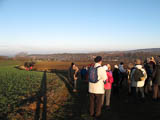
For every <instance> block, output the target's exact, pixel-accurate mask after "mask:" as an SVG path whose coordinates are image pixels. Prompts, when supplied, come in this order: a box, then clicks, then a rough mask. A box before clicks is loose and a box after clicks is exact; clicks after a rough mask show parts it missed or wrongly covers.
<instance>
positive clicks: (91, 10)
mask: <svg viewBox="0 0 160 120" xmlns="http://www.w3.org/2000/svg"><path fill="white" fill-rule="evenodd" d="M157 47H160V0H0V54H2V53H3V54H8V53H12V54H15V53H17V52H21V51H26V52H28V53H56V52H91V51H107V50H130V49H139V48H157Z"/></svg>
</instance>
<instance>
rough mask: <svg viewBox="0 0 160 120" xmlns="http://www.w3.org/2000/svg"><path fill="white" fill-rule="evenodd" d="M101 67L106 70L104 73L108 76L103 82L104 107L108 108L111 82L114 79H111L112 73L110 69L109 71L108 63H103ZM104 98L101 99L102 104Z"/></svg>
mask: <svg viewBox="0 0 160 120" xmlns="http://www.w3.org/2000/svg"><path fill="white" fill-rule="evenodd" d="M103 68H104V69H105V70H106V74H107V77H108V78H107V80H106V82H105V84H104V89H105V98H106V101H105V108H106V110H110V97H111V89H112V83H113V81H114V79H113V75H112V71H111V65H110V64H107V66H106V65H104V66H103ZM105 98H104V99H105ZM104 99H103V100H102V104H104Z"/></svg>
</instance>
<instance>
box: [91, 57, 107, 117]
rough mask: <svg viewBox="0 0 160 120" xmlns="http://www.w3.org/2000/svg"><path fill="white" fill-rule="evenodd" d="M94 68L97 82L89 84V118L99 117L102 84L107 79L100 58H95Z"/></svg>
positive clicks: (102, 91)
mask: <svg viewBox="0 0 160 120" xmlns="http://www.w3.org/2000/svg"><path fill="white" fill-rule="evenodd" d="M94 61H95V65H94V68H97V67H98V68H97V76H98V82H96V83H91V82H89V94H90V95H89V96H90V116H94V115H95V117H99V116H100V115H101V107H102V96H103V95H104V92H105V90H104V82H105V80H106V79H107V74H106V71H105V69H104V68H103V67H101V64H102V57H101V56H97V57H96V58H95V59H94Z"/></svg>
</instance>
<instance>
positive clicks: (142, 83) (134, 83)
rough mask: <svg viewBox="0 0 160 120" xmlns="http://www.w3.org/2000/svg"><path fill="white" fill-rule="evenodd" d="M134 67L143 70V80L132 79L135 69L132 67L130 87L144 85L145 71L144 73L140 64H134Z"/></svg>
mask: <svg viewBox="0 0 160 120" xmlns="http://www.w3.org/2000/svg"><path fill="white" fill-rule="evenodd" d="M135 68H137V69H140V70H141V71H142V72H143V75H144V77H143V80H141V81H135V80H134V77H133V74H134V72H135V69H133V70H132V71H131V86H132V87H144V83H145V80H146V79H147V73H146V71H145V70H144V69H143V68H142V65H136V66H135Z"/></svg>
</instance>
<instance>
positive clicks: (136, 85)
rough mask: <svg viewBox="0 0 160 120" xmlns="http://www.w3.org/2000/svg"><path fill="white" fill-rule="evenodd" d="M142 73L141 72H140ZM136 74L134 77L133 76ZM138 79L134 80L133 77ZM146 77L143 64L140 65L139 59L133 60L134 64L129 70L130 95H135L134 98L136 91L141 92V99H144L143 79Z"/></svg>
mask: <svg viewBox="0 0 160 120" xmlns="http://www.w3.org/2000/svg"><path fill="white" fill-rule="evenodd" d="M136 69H138V70H140V71H141V72H139V73H138V72H136ZM141 73H142V74H141ZM134 76H136V78H135V77H134ZM137 78H138V79H139V80H135V79H137ZM146 79H147V73H146V71H145V69H143V66H142V65H141V60H140V59H136V60H135V66H134V68H132V70H131V92H132V95H133V96H134V97H135V100H138V93H140V94H141V99H142V100H144V97H145V96H144V84H145V80H146Z"/></svg>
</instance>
